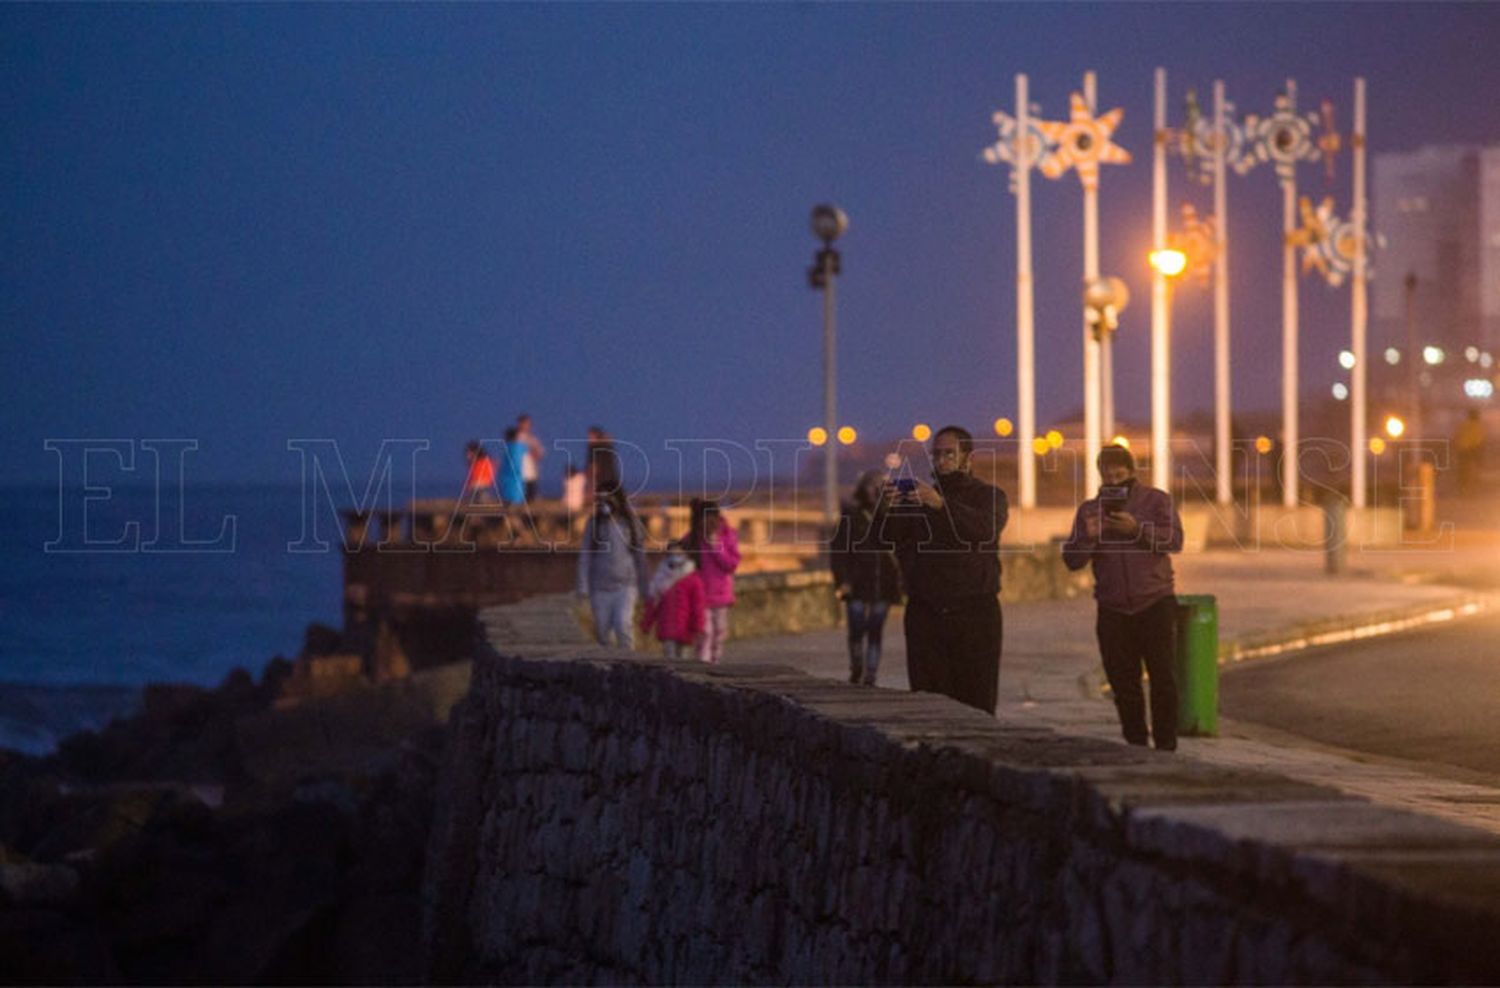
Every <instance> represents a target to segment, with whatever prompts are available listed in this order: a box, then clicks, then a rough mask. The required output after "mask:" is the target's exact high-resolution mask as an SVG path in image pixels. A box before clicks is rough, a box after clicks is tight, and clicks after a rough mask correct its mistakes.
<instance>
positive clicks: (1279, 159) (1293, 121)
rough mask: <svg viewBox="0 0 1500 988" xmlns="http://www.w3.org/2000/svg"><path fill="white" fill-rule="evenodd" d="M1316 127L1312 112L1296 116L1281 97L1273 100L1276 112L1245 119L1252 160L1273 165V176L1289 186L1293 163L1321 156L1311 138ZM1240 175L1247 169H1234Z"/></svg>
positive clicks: (1289, 100) (1314, 115)
mask: <svg viewBox="0 0 1500 988" xmlns="http://www.w3.org/2000/svg"><path fill="white" fill-rule="evenodd" d="M1317 126H1318V115H1317V114H1316V113H1306V114H1303V113H1298V112H1297V108H1296V107H1295V106H1294V105H1293V104H1292V101H1291V99H1290V98H1289V97H1288V96H1287V95H1286V94H1285V93H1282V94H1281V95H1279V96H1277V97H1276V110H1275V112H1273V113H1272V114H1271V115H1270V116H1268V117H1260V116H1256V115H1255V114H1251V115H1250V116H1249V117H1247V118H1246V119H1245V133H1246V135H1247V136H1248V137H1249V138H1250V142H1251V148H1252V149H1253V152H1254V155H1255V158H1256V159H1257V160H1259V161H1267V162H1270V163H1271V164H1273V165H1275V166H1276V177H1277V179H1279V180H1280V181H1281V183H1282V184H1283V185H1289V184H1291V182H1292V180H1293V179H1294V178H1295V177H1296V174H1297V162H1299V161H1317V160H1318V158H1320V157H1321V156H1322V152H1321V151H1320V150H1319V149H1318V143H1317V141H1316V140H1315V139H1314V138H1313V128H1315V127H1317ZM1235 170H1236V171H1238V172H1240V173H1241V174H1243V173H1244V172H1247V171H1249V170H1250V169H1249V166H1246V167H1244V168H1236V169H1235Z"/></svg>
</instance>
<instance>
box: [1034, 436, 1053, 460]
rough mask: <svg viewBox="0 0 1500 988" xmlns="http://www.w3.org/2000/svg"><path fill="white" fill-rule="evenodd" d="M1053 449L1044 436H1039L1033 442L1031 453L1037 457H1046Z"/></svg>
mask: <svg viewBox="0 0 1500 988" xmlns="http://www.w3.org/2000/svg"><path fill="white" fill-rule="evenodd" d="M1051 448H1052V447H1051V446H1049V445H1048V444H1047V440H1046V438H1045V437H1043V436H1037V437H1036V438H1035V439H1033V440H1032V441H1031V451H1032V452H1033V453H1035V454H1036V455H1037V456H1046V455H1047V451H1048V450H1050V449H1051Z"/></svg>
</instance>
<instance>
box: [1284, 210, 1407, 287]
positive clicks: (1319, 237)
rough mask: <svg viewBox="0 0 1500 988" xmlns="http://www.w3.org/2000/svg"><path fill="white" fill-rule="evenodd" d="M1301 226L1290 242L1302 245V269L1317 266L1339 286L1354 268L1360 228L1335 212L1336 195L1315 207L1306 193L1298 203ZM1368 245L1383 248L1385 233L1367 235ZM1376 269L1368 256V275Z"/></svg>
mask: <svg viewBox="0 0 1500 988" xmlns="http://www.w3.org/2000/svg"><path fill="white" fill-rule="evenodd" d="M1298 205H1299V207H1300V211H1301V213H1302V225H1301V226H1300V227H1298V228H1297V229H1296V230H1294V231H1292V233H1290V234H1288V235H1287V242H1288V243H1290V244H1292V245H1293V246H1295V247H1301V248H1302V272H1303V274H1306V273H1307V272H1308V271H1311V270H1313V269H1317V272H1318V273H1319V274H1320V275H1322V276H1323V280H1324V281H1326V282H1327V283H1328V284H1329V286H1330V287H1332V288H1337V287H1338V286H1340V285H1342V284H1343V283H1344V279H1345V278H1346V277H1348V276H1349V273H1350V272H1351V271H1353V270H1354V252H1355V251H1356V250H1357V249H1358V248H1359V240H1358V237H1359V230H1358V228H1356V227H1355V225H1354V224H1353V223H1352V222H1350V221H1349V220H1343V219H1339V217H1338V216H1337V215H1336V214H1335V213H1334V211H1333V197H1332V196H1326V197H1324V199H1323V201H1322V202H1320V203H1318V207H1317V208H1316V209H1314V208H1313V205H1312V201H1311V200H1310V199H1308V198H1307V197H1306V196H1303V197H1302V199H1301V201H1300V203H1299V204H1298ZM1365 244H1366V246H1367V247H1375V248H1379V247H1384V246H1385V238H1384V237H1382V236H1379V235H1377V236H1374V237H1366V239H1365ZM1374 276H1375V268H1374V267H1373V266H1372V265H1371V264H1370V262H1369V258H1368V256H1367V257H1366V259H1365V277H1367V278H1373V277H1374Z"/></svg>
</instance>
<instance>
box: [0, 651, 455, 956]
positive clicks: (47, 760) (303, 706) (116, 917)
mask: <svg viewBox="0 0 1500 988" xmlns="http://www.w3.org/2000/svg"><path fill="white" fill-rule="evenodd" d="M346 644H349V643H345V642H343V641H341V639H340V636H339V634H338V632H336V631H334V630H333V629H330V628H325V627H321V626H317V625H314V626H311V627H309V629H308V633H307V635H306V644H305V646H304V648H303V651H302V653H301V654H300V655H299V656H298V658H297V659H296V660H295V661H288V660H286V659H282V658H279V657H278V658H276V659H273V660H272V661H271V662H270V663H269V664H268V665H267V666H266V668H265V669H264V670H263V672H262V674H261V676H260V678H259V679H258V680H257V679H255V678H253V677H252V676H251V675H250V674H249V673H248V672H246V671H245V670H243V669H237V670H235V671H234V672H233V673H231V674H230V675H229V676H228V677H226V679H225V680H224V682H223V683H222V684H221V685H220V686H218V687H217V688H215V689H203V688H199V687H191V686H179V685H153V686H148V687H146V689H145V691H144V694H143V698H142V708H141V710H140V712H139V713H138V714H136V715H134V716H132V717H129V718H126V719H123V720H118V721H115V722H113V723H111V724H110V725H109V726H107V727H105V728H104V729H103V730H101V731H97V732H93V731H89V732H83V733H80V734H75V735H73V736H71V737H69V738H67V739H66V740H65V741H63V742H62V744H61V745H60V746H59V747H58V750H57V751H56V753H54V754H52V755H50V756H47V757H31V756H27V755H23V754H19V753H15V752H9V751H4V750H0V957H5V958H6V964H5V968H6V970H5V974H4V980H5V981H7V982H11V983H41V984H141V983H151V984H175V983H199V984H203V983H250V982H254V983H266V984H292V983H296V984H370V983H380V984H413V983H417V982H418V981H420V980H421V956H422V952H421V947H420V938H421V929H420V926H421V919H420V916H421V910H420V900H419V892H420V884H421V876H422V864H423V856H424V853H425V849H426V843H427V835H428V830H429V828H430V825H431V818H432V809H433V795H434V790H435V785H436V779H437V771H438V764H439V759H440V757H441V754H442V748H443V743H444V736H445V730H444V726H443V725H444V723H445V722H446V719H447V712H448V709H449V708H450V707H451V706H452V704H453V703H454V702H456V701H457V699H458V698H459V697H461V696H462V694H463V693H464V692H465V691H466V690H467V686H468V666H467V664H462V665H457V666H449V667H442V668H437V669H431V670H426V671H423V672H421V673H419V674H417V675H409V676H400V677H395V678H388V679H386V680H385V681H383V682H382V681H376V678H372V677H371V676H370V675H369V674H368V670H366V669H365V668H363V667H362V666H361V665H360V664H359V663H358V662H351V661H350V656H351V655H354V654H357V653H355V652H354V650H353V649H352V648H346Z"/></svg>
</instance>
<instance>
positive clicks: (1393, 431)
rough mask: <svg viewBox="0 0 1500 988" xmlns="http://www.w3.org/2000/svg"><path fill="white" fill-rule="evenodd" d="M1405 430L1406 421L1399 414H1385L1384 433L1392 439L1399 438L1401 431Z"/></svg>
mask: <svg viewBox="0 0 1500 988" xmlns="http://www.w3.org/2000/svg"><path fill="white" fill-rule="evenodd" d="M1405 431H1406V423H1405V422H1403V421H1401V419H1400V417H1399V416H1396V415H1387V416H1386V418H1385V434H1386V435H1388V436H1390V437H1391V438H1392V439H1400V438H1401V433H1403V432H1405Z"/></svg>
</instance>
